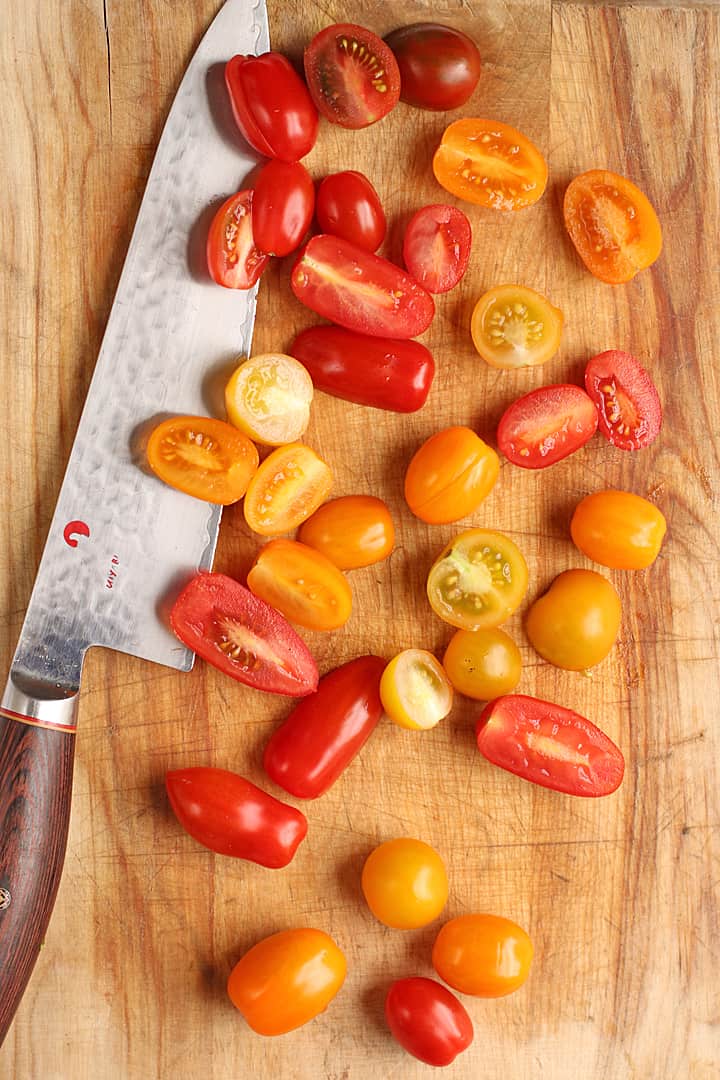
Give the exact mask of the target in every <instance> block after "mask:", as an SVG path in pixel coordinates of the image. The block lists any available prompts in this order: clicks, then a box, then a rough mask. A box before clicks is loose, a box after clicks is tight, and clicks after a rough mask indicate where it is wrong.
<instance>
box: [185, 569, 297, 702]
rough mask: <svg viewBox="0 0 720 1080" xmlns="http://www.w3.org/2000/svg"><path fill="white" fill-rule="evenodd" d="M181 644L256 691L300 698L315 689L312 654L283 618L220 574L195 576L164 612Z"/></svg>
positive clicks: (247, 590) (238, 584) (247, 591)
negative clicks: (168, 614) (267, 691)
mask: <svg viewBox="0 0 720 1080" xmlns="http://www.w3.org/2000/svg"><path fill="white" fill-rule="evenodd" d="M170 626H171V627H172V629H173V631H174V632H175V634H176V635H177V636H178V637H179V638H180V640H181V641H182V642H183V644H184V645H187V646H188V648H189V649H193V650H194V651H195V652H196V653H197V654H198V656H201V657H202V658H203V660H207V661H208V663H210V664H212V665H213V667H216V668H218V669H219V670H220V671H222V672H224V674H226V675H230V676H231V677H232V678H233V679H237V681H238V682H241V683H245V685H246V686H252V687H254V688H255V689H256V690H269V691H270V692H271V693H274V694H286V695H288V696H290V697H303V696H304V695H305V694H310V693H312V692H313V690H315V689H316V687H317V684H318V670H317V666H316V664H315V661H314V660H313V658H312V655H311V653H310V651H309V649H308V647H307V645H306V644H305V642H304V641H303V640H302V638H300V637H298V635H297V634H296V633H295V631H294V630H293V628H292V626H290V624H289V623H288V622H287V620H286V619H285V618H283V616H282V615H281V614H280V613H279V612H277V611H275V609H274V608H271V607H270V606H269V605H268V604H266V603H265V602H264V601H263V600H260V599H259V598H258V597H257V596H253V594H252V593H251V592H250V590H249V589H246V588H245V587H244V585H241V584H240V583H239V582H237V581H234V580H233V579H232V578H229V577H226V576H225V574H210V573H204V574H198V575H197V577H194V578H193V579H192V581H191V582H190V583H189V584H188V585H186V586H185V588H184V589H183V591H182V592H181V593H180V595H179V596H178V598H177V600H176V601H175V604H174V605H173V608H172V611H171V613H170Z"/></svg>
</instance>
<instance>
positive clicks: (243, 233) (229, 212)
mask: <svg viewBox="0 0 720 1080" xmlns="http://www.w3.org/2000/svg"><path fill="white" fill-rule="evenodd" d="M252 203H253V193H252V191H239V192H238V193H237V195H231V196H230V198H229V199H226V201H225V202H224V203H223V204H222V206H221V207H220V209H219V210H218V212H217V213H216V215H215V217H214V218H213V220H212V223H211V225H210V231H209V232H208V239H207V264H208V270H209V271H210V277H211V278H212V279H213V281H214V282H216V283H217V284H218V285H224V287H225V288H226V289H250V288H252V286H253V285H254V284H255V282H256V281H257V280H258V278H259V277H260V275H261V274H262V272H263V270H264V269H265V267H266V266H267V264H268V260H269V256H268V255H265V254H263V252H262V251H260V250H259V248H258V247H257V245H256V244H255V240H254V238H253V226H252V220H253V219H252Z"/></svg>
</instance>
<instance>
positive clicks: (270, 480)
mask: <svg viewBox="0 0 720 1080" xmlns="http://www.w3.org/2000/svg"><path fill="white" fill-rule="evenodd" d="M332 483H333V475H332V472H331V471H330V468H329V467H328V465H326V463H325V462H324V461H323V460H322V458H321V457H319V456H318V455H317V454H316V453H315V451H314V450H312V449H311V448H310V447H309V446H306V445H305V444H304V443H297V442H296V443H289V444H288V445H287V446H280V447H278V449H277V450H273V452H272V453H271V454H269V455H268V456H267V457H266V458H265V460H264V461H263V463H262V465H261V466H260V468H259V469H258V471H257V472H256V473H255V475H254V476H253V478H252V480H251V482H250V484H249V485H248V489H247V494H246V496H245V502H244V504H243V510H244V512H245V520H246V521H247V523H248V525H249V526H250V528H251V529H252V530H253V532H256V533H260V534H261V535H262V536H274V535H276V534H277V533H287V532H292V530H293V529H296V528H297V527H298V525H300V524H301V523H302V522H303V521H305V519H306V518H309V517H310V515H311V514H312V513H314V512H315V510H317V508H318V506H320V504H321V503H322V502H324V501H325V499H326V498H327V497H328V495H329V494H330V489H331V488H332Z"/></svg>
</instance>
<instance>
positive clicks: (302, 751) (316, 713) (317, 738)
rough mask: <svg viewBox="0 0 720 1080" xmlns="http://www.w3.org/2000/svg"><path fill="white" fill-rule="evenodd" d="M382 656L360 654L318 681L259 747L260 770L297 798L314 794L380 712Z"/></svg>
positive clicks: (334, 775) (329, 781)
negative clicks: (261, 748) (261, 752)
mask: <svg viewBox="0 0 720 1080" xmlns="http://www.w3.org/2000/svg"><path fill="white" fill-rule="evenodd" d="M384 668H385V661H384V660H382V659H381V658H380V657H379V656H360V657H358V658H357V659H356V660H351V661H350V662H349V663H347V664H343V665H342V666H341V667H338V668H335V670H334V671H331V672H330V674H329V675H324V676H323V678H322V679H321V680H320V684H319V686H318V688H317V693H316V694H313V695H312V696H311V697H309V698H306V700H305V702H303V703H301V704H302V705H303V707H302V708H299V707H298V708H295V709H293V711H292V712H291V713H290V715H289V716H288V718H287V720H285V722H284V723H283V724H282V725H281V726H280V727H279V728H278V729H277V731H276V732H275V734H274V735H273V736H272V737H271V738H270V741H269V742H268V744H267V746H266V747H265V755H264V757H263V764H264V766H265V771H266V773H267V774H268V776H269V777H270V779H271V780H273V781H274V782H275V783H276V784H279V786H280V787H281V788H284V789H285V791H288V792H289V793H290V794H291V795H295V796H297V798H299V799H317V797H318V796H319V795H323V794H324V793H325V792H326V791H327V790H328V788H330V787H332V785H333V784H334V783H335V781H336V780H337V779H338V778H339V777H340V775H341V774H342V773H343V772H344V771H345V769H346V768H347V767H348V765H349V764H350V762H351V761H352V760H353V759H354V758H355V757H356V755H357V754H359V753H360V751H361V750H362V748H363V746H364V745H365V743H366V742H367V740H368V739H369V738H370V736H371V735H372V733H373V731H374V730H375V728H376V727H377V724H378V721H379V720H380V717H381V716H382V711H383V710H382V703H381V701H380V692H379V687H380V676H381V675H382V673H383V669H384Z"/></svg>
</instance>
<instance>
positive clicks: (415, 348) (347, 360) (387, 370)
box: [290, 326, 435, 412]
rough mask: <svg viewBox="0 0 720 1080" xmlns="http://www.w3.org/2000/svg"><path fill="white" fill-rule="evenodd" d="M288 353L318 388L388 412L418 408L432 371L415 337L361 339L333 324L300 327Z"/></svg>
mask: <svg viewBox="0 0 720 1080" xmlns="http://www.w3.org/2000/svg"><path fill="white" fill-rule="evenodd" d="M290 352H291V353H292V355H293V356H295V357H297V359H298V360H300V361H301V363H303V364H304V365H305V367H306V368H307V369H308V371H309V372H310V375H311V376H312V380H313V383H314V384H315V386H316V388H317V389H318V390H324V391H325V393H326V394H334V395H335V397H339V398H343V399H344V400H345V401H354V402H356V404H358V405H370V406H372V407H373V408H376V409H389V410H390V411H391V412H417V410H418V409H421V408H422V407H423V405H424V404H425V402H426V400H427V396H428V394H429V392H430V387H431V386H432V381H433V377H434V375H435V362H434V360H433V358H432V353H431V352H430V350H429V349H426V348H425V346H424V345H421V344H420V342H419V341H395V340H394V339H391V338H384V337H367V336H366V335H365V334H354V333H352V331H350V330H341V329H340V327H338V326H311V327H310V329H309V330H303V332H302V333H301V334H299V335H298V336H297V337H296V338H295V341H294V342H293V344H292V346H291V348H290Z"/></svg>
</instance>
